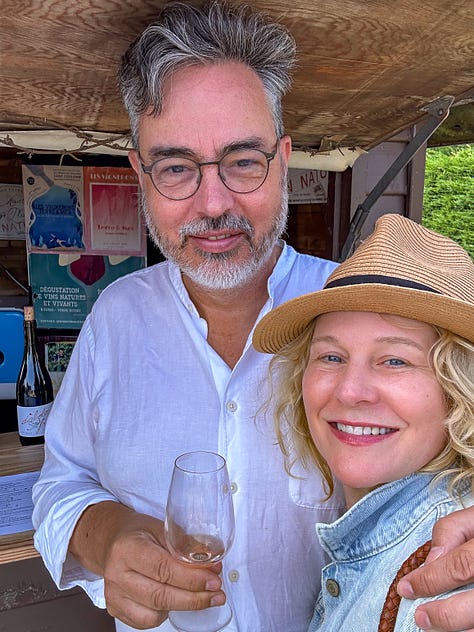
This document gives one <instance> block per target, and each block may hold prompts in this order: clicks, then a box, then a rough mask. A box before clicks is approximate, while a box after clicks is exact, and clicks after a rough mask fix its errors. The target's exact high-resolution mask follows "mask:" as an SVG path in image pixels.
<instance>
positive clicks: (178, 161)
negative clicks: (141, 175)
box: [151, 149, 269, 199]
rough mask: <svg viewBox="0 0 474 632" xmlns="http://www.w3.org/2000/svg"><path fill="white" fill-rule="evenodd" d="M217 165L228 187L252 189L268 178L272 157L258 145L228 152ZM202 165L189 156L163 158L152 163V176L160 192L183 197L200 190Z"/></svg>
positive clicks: (247, 190) (248, 191)
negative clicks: (257, 146)
mask: <svg viewBox="0 0 474 632" xmlns="http://www.w3.org/2000/svg"><path fill="white" fill-rule="evenodd" d="M211 164H213V163H211ZM217 165H218V169H219V175H220V177H221V180H222V181H223V183H224V184H225V186H226V187H227V188H228V189H230V190H231V191H234V192H235V193H250V192H252V191H255V190H256V189H258V187H259V186H261V185H262V184H263V182H264V181H265V178H266V177H267V173H268V166H269V158H268V157H267V155H266V154H264V153H263V152H262V151H259V150H258V149H242V150H236V151H232V152H229V153H228V154H226V155H225V156H223V157H222V158H221V160H220V161H219V162H218V163H217ZM201 168H202V167H200V165H199V164H198V163H197V162H194V160H190V159H189V158H182V157H169V158H162V159H161V160H158V161H156V162H155V163H154V164H153V165H152V166H151V177H152V180H153V184H154V185H155V187H156V188H157V189H158V191H159V192H160V193H162V194H163V195H165V196H166V197H169V198H171V199H184V198H186V197H190V196H191V195H193V194H194V193H195V192H196V191H197V190H198V188H199V184H200V181H201V173H200V170H201Z"/></svg>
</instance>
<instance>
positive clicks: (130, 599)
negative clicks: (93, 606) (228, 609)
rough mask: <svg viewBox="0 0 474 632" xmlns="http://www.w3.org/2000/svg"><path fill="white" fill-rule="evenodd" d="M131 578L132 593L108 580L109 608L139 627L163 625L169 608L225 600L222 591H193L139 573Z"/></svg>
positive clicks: (197, 606)
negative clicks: (161, 582)
mask: <svg viewBox="0 0 474 632" xmlns="http://www.w3.org/2000/svg"><path fill="white" fill-rule="evenodd" d="M128 582H129V584H130V587H131V588H130V591H129V592H128V593H125V592H124V591H123V588H122V587H119V586H117V585H115V584H113V583H110V584H107V583H106V585H105V598H106V603H107V610H108V612H109V613H110V614H111V615H112V616H114V617H116V618H118V619H120V620H121V621H123V622H124V623H127V624H128V625H132V627H135V628H138V629H148V628H154V627H156V626H158V625H160V624H161V623H162V622H163V621H164V620H165V619H166V618H167V617H168V611H169V610H178V609H179V610H199V609H202V608H208V607H210V606H213V605H222V604H223V603H225V594H224V593H223V592H222V591H218V592H206V591H201V592H189V591H187V590H182V589H180V588H175V587H173V586H169V585H166V584H160V583H158V582H156V581H153V580H151V579H149V578H148V577H145V576H143V575H139V574H136V573H130V576H129V578H127V583H128ZM132 586H133V588H132Z"/></svg>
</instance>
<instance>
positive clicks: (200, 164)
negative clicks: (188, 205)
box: [137, 138, 281, 202]
mask: <svg viewBox="0 0 474 632" xmlns="http://www.w3.org/2000/svg"><path fill="white" fill-rule="evenodd" d="M280 140H281V139H280V138H277V140H276V143H275V149H274V150H273V151H270V152H267V151H263V149H257V148H256V147H243V148H241V149H240V150H239V149H238V148H235V149H229V151H226V153H225V154H224V155H223V156H221V157H220V158H219V160H208V161H206V162H197V160H194V159H193V158H188V157H187V156H179V155H176V156H163V158H158V160H154V161H153V162H152V163H150V164H149V165H145V164H143V159H142V157H141V154H140V152H137V153H138V157H139V159H140V165H141V168H142V171H143V173H146V174H147V175H148V176H149V177H150V180H151V183H152V185H153V188H154V189H155V191H158V193H159V194H160V195H162V196H163V197H165V198H166V199H167V200H173V201H174V202H181V201H183V200H188V199H189V198H191V197H193V195H196V193H197V192H198V191H199V187H200V186H201V182H202V170H201V167H206V166H208V165H217V174H218V176H219V179H220V181H221V182H222V184H223V185H224V186H225V188H226V189H228V190H229V191H232V193H238V194H239V195H246V194H247V193H254V192H255V191H257V190H258V189H259V188H260V187H261V186H263V185H264V183H265V181H266V179H267V178H268V172H269V171H270V162H271V161H272V160H273V159H274V158H275V156H276V155H277V152H278V147H279V142H280ZM242 149H249V150H252V151H258V152H260V153H261V154H263V155H264V156H265V158H266V161H267V172H266V173H265V177H264V178H263V180H262V181H261V183H260V184H259V185H258V186H257V187H255V189H252V190H251V191H234V190H233V189H231V188H230V187H229V186H228V185H227V184H226V182H225V179H224V178H223V176H222V174H221V162H222V161H223V160H224V158H226V156H228V155H229V154H231V153H233V152H234V151H241V150H242ZM181 157H182V158H184V159H185V160H189V161H190V162H192V163H194V164H195V165H196V167H197V168H198V172H199V178H198V181H197V187H196V190H195V191H193V193H191V195H187V196H186V197H183V198H172V197H169V196H168V195H165V194H164V193H163V192H162V191H160V190H159V189H158V187H157V186H156V184H155V181H154V180H153V175H152V171H153V167H154V166H155V165H156V163H158V162H161V161H162V160H168V159H169V158H181Z"/></svg>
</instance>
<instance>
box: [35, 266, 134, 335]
mask: <svg viewBox="0 0 474 632" xmlns="http://www.w3.org/2000/svg"><path fill="white" fill-rule="evenodd" d="M143 267H145V259H144V257H127V256H106V255H76V256H74V255H64V254H50V255H47V256H45V255H41V254H37V253H32V254H30V255H29V257H28V271H29V278H30V285H31V289H32V292H33V299H34V305H35V316H36V322H37V324H38V327H43V328H57V329H80V328H81V327H82V323H83V322H84V320H85V318H86V316H87V314H88V313H89V312H90V310H91V308H92V306H93V304H94V303H95V301H96V300H97V297H98V296H99V294H100V293H101V291H102V290H103V289H104V288H105V287H107V285H109V284H110V283H112V281H115V280H116V279H118V278H119V277H121V276H124V275H125V274H128V273H129V272H134V271H135V270H139V269H140V268H143Z"/></svg>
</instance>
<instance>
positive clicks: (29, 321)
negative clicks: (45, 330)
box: [24, 306, 36, 354]
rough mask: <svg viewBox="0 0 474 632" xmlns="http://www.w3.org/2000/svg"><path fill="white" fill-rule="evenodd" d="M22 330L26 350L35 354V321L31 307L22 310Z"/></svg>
mask: <svg viewBox="0 0 474 632" xmlns="http://www.w3.org/2000/svg"><path fill="white" fill-rule="evenodd" d="M24 330H25V346H26V350H28V351H32V352H33V353H35V354H36V320H35V312H34V310H33V307H31V306H27V307H25V308H24Z"/></svg>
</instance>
